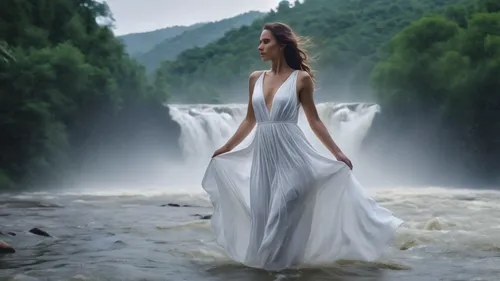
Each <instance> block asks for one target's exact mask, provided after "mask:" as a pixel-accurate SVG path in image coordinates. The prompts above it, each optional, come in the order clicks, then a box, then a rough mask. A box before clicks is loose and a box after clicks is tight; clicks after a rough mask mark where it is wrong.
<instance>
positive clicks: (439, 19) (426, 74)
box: [372, 0, 500, 179]
mask: <svg viewBox="0 0 500 281" xmlns="http://www.w3.org/2000/svg"><path fill="white" fill-rule="evenodd" d="M388 51H389V54H390V56H389V57H388V58H387V59H386V60H385V61H383V62H381V63H379V64H378V65H377V67H376V68H375V69H374V72H373V76H372V79H373V82H374V85H375V87H376V89H377V91H378V93H379V95H380V98H379V100H380V101H381V103H382V107H383V108H384V109H385V113H386V114H385V115H386V116H388V117H392V120H393V121H392V123H394V125H396V126H397V128H398V130H399V132H400V133H401V134H406V133H408V132H410V131H412V130H414V129H415V127H417V126H418V124H419V123H421V122H422V121H424V120H425V121H424V122H427V121H429V120H431V122H434V123H436V122H437V123H439V124H440V130H439V132H438V133H437V135H436V136H433V137H437V138H442V139H444V138H446V139H447V140H449V142H450V145H456V146H457V148H458V149H457V150H456V151H455V153H458V154H459V155H461V156H462V157H461V159H460V160H461V161H463V162H464V163H466V164H467V168H468V169H469V170H470V171H472V172H473V173H474V174H475V175H480V176H481V177H482V178H484V179H495V178H497V179H498V178H500V177H499V176H498V170H499V169H500V164H499V163H498V160H497V158H498V155H500V111H499V110H500V1H499V0H485V1H477V5H475V6H470V7H466V6H461V5H454V6H449V7H447V8H446V11H445V12H444V13H443V14H442V15H433V16H427V17H423V18H421V19H420V20H418V21H415V22H413V23H411V25H409V26H408V27H406V28H405V29H403V30H402V31H401V32H400V33H398V34H397V35H396V36H395V37H394V38H393V39H392V40H391V42H390V47H389V50H388ZM394 117H398V118H394ZM422 117H424V118H422ZM429 117H430V119H429ZM422 119H424V120H422ZM386 122H389V121H388V120H386ZM419 137H420V138H428V137H429V136H427V135H425V134H423V135H420V136H419Z"/></svg>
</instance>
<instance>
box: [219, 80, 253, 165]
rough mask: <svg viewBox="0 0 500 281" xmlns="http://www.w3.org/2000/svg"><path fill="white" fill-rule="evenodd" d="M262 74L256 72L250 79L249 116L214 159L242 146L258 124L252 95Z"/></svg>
mask: <svg viewBox="0 0 500 281" xmlns="http://www.w3.org/2000/svg"><path fill="white" fill-rule="evenodd" d="M261 73H262V71H255V72H253V73H252V74H250V77H249V78H248V105H247V115H246V116H245V119H243V121H242V122H241V124H240V126H239V127H238V129H237V130H236V132H235V133H234V134H233V136H232V137H231V138H230V139H229V140H228V141H227V142H226V144H224V145H223V146H222V147H221V148H219V149H217V150H216V151H215V152H214V154H213V155H212V157H215V156H217V155H219V154H222V153H226V152H228V151H231V150H232V149H233V148H235V147H236V146H237V145H238V144H240V143H241V142H242V141H243V140H244V139H245V138H246V137H247V136H248V134H250V132H251V131H252V129H253V128H254V127H255V123H256V122H255V113H254V111H253V106H252V95H253V89H254V87H255V82H256V81H257V79H258V78H259V76H260V74H261Z"/></svg>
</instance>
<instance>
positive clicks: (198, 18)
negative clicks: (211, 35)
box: [106, 0, 279, 35]
mask: <svg viewBox="0 0 500 281" xmlns="http://www.w3.org/2000/svg"><path fill="white" fill-rule="evenodd" d="M106 2H107V3H108V5H109V7H110V9H111V12H112V13H113V16H114V18H115V25H116V29H115V33H116V34H117V35H123V34H126V33H134V32H142V31H150V30H155V29H159V28H163V27H167V26H172V25H188V24H193V23H196V22H202V21H215V20H221V19H223V18H228V17H232V16H235V15H237V14H241V13H244V12H247V11H250V10H257V11H266V12H267V11H269V10H270V9H271V8H275V7H276V6H277V5H278V3H279V0H107V1H106Z"/></svg>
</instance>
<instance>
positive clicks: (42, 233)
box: [29, 227, 52, 237]
mask: <svg viewBox="0 0 500 281" xmlns="http://www.w3.org/2000/svg"><path fill="white" fill-rule="evenodd" d="M29 232H31V233H33V234H36V235H40V236H45V237H52V235H50V234H48V233H47V231H45V230H41V229H40V228H36V227H35V228H32V229H30V231H29Z"/></svg>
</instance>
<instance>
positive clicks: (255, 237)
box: [202, 23, 402, 270]
mask: <svg viewBox="0 0 500 281" xmlns="http://www.w3.org/2000/svg"><path fill="white" fill-rule="evenodd" d="M258 50H259V53H260V56H261V58H262V60H264V61H271V62H272V67H271V70H268V71H256V72H254V73H252V74H251V75H250V78H249V100H248V109H247V115H246V117H245V119H244V120H243V121H242V123H241V125H240V126H239V127H238V129H237V131H236V132H235V133H234V135H233V136H232V137H231V138H230V139H229V140H228V141H227V143H226V144H225V145H223V146H222V147H221V148H219V149H217V150H216V151H215V152H214V154H213V157H212V159H211V161H210V164H209V165H208V168H207V171H206V173H205V176H204V178H203V181H202V186H203V188H204V189H205V190H206V191H207V193H208V194H209V196H210V200H211V202H212V204H213V206H214V213H213V215H212V227H213V229H214V232H215V236H216V239H217V243H218V244H219V245H220V246H222V247H223V248H224V250H225V251H226V252H227V253H228V254H229V256H230V257H231V258H232V259H234V260H235V261H237V262H240V263H243V264H245V265H247V266H251V267H256V268H262V269H266V270H281V269H285V268H290V267H297V266H301V265H306V264H308V265H317V264H325V263H331V262H333V261H335V260H339V259H351V260H353V259H355V260H365V261H369V260H374V259H376V258H378V257H379V256H380V254H381V253H382V252H383V251H384V249H385V248H386V247H387V246H388V244H389V243H390V240H391V239H392V237H393V235H394V232H395V230H396V228H397V227H398V226H399V225H400V224H401V223H402V220H400V219H398V218H396V217H394V216H392V214H391V212H390V211H388V210H386V209H384V208H382V207H380V206H378V205H377V204H376V203H375V202H374V201H373V200H372V199H371V198H369V197H367V196H366V195H364V194H363V188H362V187H361V186H360V185H359V183H358V182H357V181H356V179H355V178H354V177H353V175H352V173H351V169H352V163H351V161H350V160H349V158H347V157H346V156H345V155H344V153H342V150H341V149H340V148H339V147H338V146H337V145H336V144H335V142H334V141H333V139H332V138H331V137H330V135H329V133H328V131H327V129H326V127H325V126H324V125H323V123H322V121H321V120H320V118H319V116H318V113H317V111H316V107H315V105H314V100H313V74H312V73H311V70H310V67H309V66H308V64H307V55H306V53H305V52H304V51H303V50H302V49H301V48H300V47H299V45H298V42H297V37H296V35H295V34H294V33H293V31H292V30H291V29H290V27H288V26H287V25H285V24H282V23H272V24H266V25H265V26H264V29H263V31H262V33H261V36H260V44H259V48H258ZM300 106H302V108H303V110H304V113H305V116H306V117H307V120H308V122H309V125H310V126H311V128H312V130H313V132H314V133H315V134H316V136H317V137H318V138H319V139H320V140H321V142H322V143H323V144H324V145H325V146H326V147H327V148H328V150H329V151H330V152H331V153H332V155H333V156H334V157H335V158H336V159H334V158H329V157H325V156H322V155H320V154H319V153H318V152H316V151H315V150H314V149H313V148H312V146H311V145H310V144H309V143H308V141H307V140H306V137H305V135H304V134H303V132H302V130H301V129H300V128H299V126H298V125H297V120H298V115H299V108H300ZM255 125H257V128H256V130H255V135H254V136H253V139H252V141H251V143H250V144H249V145H246V146H245V147H243V148H241V149H238V150H234V148H235V147H236V146H237V145H238V144H240V143H241V142H242V141H243V140H244V139H245V138H246V137H247V136H248V135H249V133H250V132H251V131H252V130H253V128H254V127H255Z"/></svg>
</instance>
